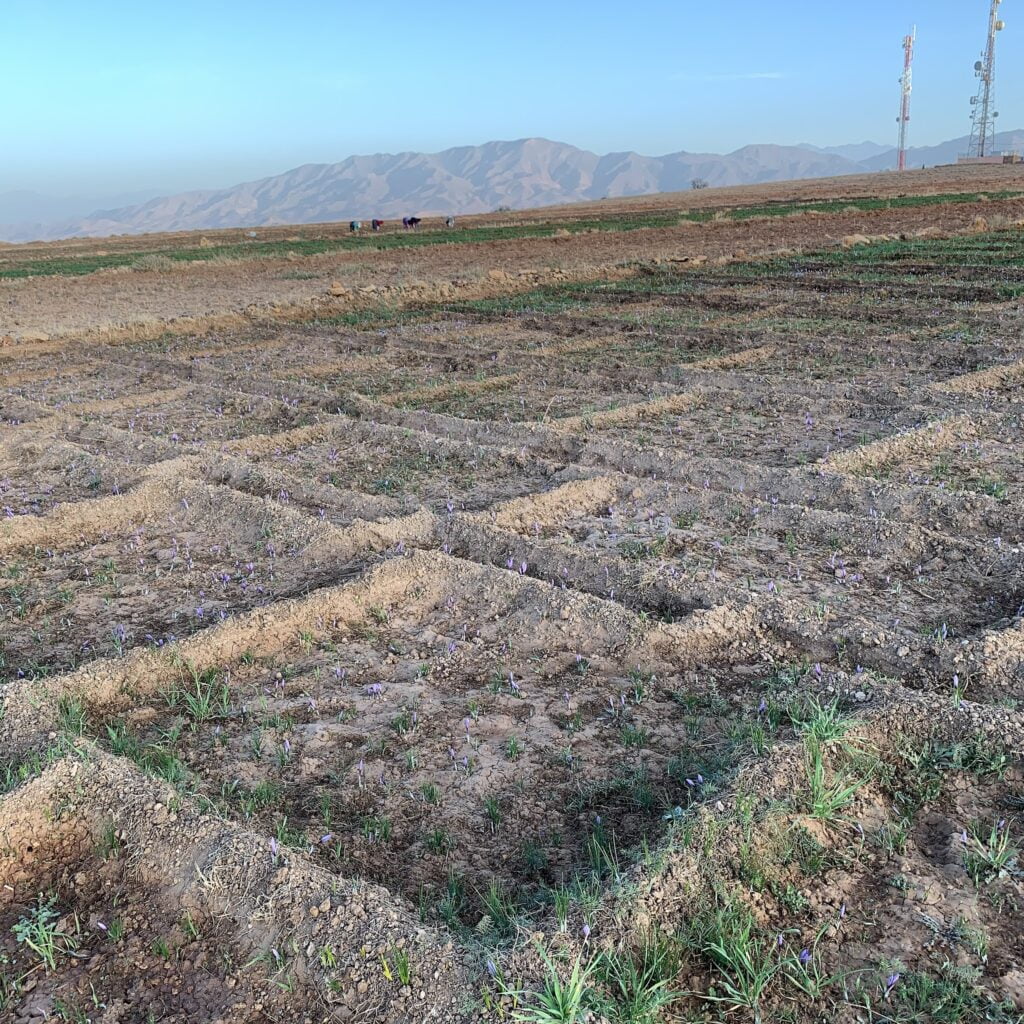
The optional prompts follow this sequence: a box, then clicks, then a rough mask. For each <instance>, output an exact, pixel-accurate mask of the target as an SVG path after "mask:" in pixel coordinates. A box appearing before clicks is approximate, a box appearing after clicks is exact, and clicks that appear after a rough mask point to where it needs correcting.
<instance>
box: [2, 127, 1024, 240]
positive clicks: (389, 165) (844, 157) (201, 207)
mask: <svg viewBox="0 0 1024 1024" xmlns="http://www.w3.org/2000/svg"><path fill="white" fill-rule="evenodd" d="M967 141H968V140H967V138H966V137H965V138H961V139H954V140H952V141H950V142H946V143H943V144H942V145H939V146H928V147H924V148H919V149H912V150H911V151H910V155H909V162H910V165H911V166H918V165H921V164H925V165H928V166H931V165H934V164H941V163H953V162H954V161H955V160H956V158H957V155H958V154H959V153H961V152H963V151H964V149H966V147H967ZM997 146H998V147H999V148H1000V149H1024V131H1016V132H1003V133H1001V134H1000V135H999V136H998V138H997ZM895 163H896V152H895V150H894V149H892V148H889V147H885V146H881V145H879V144H878V143H874V142H862V143H857V144H854V145H849V146H833V147H828V148H824V149H822V148H819V147H815V146H810V145H801V146H772V145H764V146H744V147H743V148H742V149H738V150H736V151H735V152H734V153H729V154H727V155H724V156H720V155H717V154H714V153H687V152H680V153H671V154H669V155H668V156H660V157H650V156H641V155H640V154H639V153H609V154H608V155H606V156H598V155H597V154H596V153H591V152H588V151H587V150H583V149H577V148H576V147H575V146H569V145H566V144H565V143H561V142H550V141H548V140H547V139H521V140H519V141H517V142H488V143H486V144H485V145H482V146H461V147H459V148H456V149H448V150H445V151H444V152H442V153H398V154H394V155H389V154H378V155H376V156H354V157H349V159H347V160H343V161H342V162H341V163H336V164H306V165H304V166H302V167H296V168H295V169H294V170H291V171H286V172H285V173H284V174H279V175H275V176H274V177H270V178H263V179H261V180H259V181H252V182H246V183H245V184H242V185H236V186H234V187H233V188H225V189H217V190H209V191H197V192H183V193H181V194H179V195H175V196H168V197H162V198H153V199H149V200H148V201H145V202H141V203H139V202H136V203H135V204H134V205H124V206H118V207H115V208H111V209H103V210H93V211H91V212H88V213H86V212H85V211H84V210H82V209H81V205H80V204H81V202H82V200H63V201H60V202H64V203H75V204H78V205H77V206H76V208H75V209H74V210H60V209H59V207H57V206H53V205H52V204H51V206H49V207H48V206H47V202H48V201H47V200H46V199H45V197H41V196H35V195H33V194H32V193H7V194H6V195H0V240H3V241H9V242H18V241H29V240H35V239H52V238H67V237H72V236H78V235H85V236H92V237H99V236H104V235H114V234H140V233H143V232H148V231H188V230H203V229H211V228H229V227H258V226H268V225H274V224H311V223H318V222H324V221H339V220H340V221H345V220H350V219H354V218H355V219H362V220H368V219H370V218H371V217H383V218H385V219H395V218H398V217H402V216H404V215H406V214H417V215H421V216H423V215H438V214H442V215H447V214H470V213H487V212H490V211H492V210H496V209H498V208H499V207H509V208H512V209H526V208H529V207H538V206H550V205H553V204H560V203H571V202H578V201H582V200H587V199H601V198H603V197H605V196H615V197H618V196H630V195H645V194H649V193H653V192H676V191H681V190H684V189H688V188H690V186H691V183H692V182H693V180H694V179H696V178H702V179H704V180H705V181H707V182H708V184H710V185H745V184H753V183H757V182H767V181H786V180H791V179H795V178H824V177H833V176H836V175H841V174H863V173H864V172H865V171H879V170H889V169H891V168H893V167H894V166H895ZM48 209H50V210H53V212H52V213H51V214H47V213H46V211H47V210H48ZM18 210H23V211H25V213H26V214H27V215H24V216H19V215H18V213H17V211H18ZM4 221H7V223H6V225H5V224H4Z"/></svg>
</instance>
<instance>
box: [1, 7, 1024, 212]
mask: <svg viewBox="0 0 1024 1024" xmlns="http://www.w3.org/2000/svg"><path fill="white" fill-rule="evenodd" d="M987 8H988V0H860V2H856V3H854V2H840V3H809V2H803V0H797V2H785V3H768V2H765V0H735V2H732V3H723V2H714V0H711V2H707V0H705V2H700V3H698V2H694V0H634V2H633V3H629V4H624V3H621V2H614V3H613V2H609V0H591V2H589V3H579V2H571V3H567V2H562V3H559V2H557V0H547V2H540V0H519V2H517V3H508V4H501V5H497V4H493V5H488V4H481V3H468V2H462V3H455V2H448V0H439V2H434V3H424V2H422V0H416V2H407V0H378V2H377V3H372V4H371V3H352V2H349V0H290V2H281V0H274V2H269V0H249V2H246V3H241V2H237V0H175V2H173V3H172V2H169V0H133V2H130V3H129V2H121V0H116V2H111V0H93V2H88V3H87V2H84V0H2V2H0V40H2V42H0V46H2V59H0V96H2V97H3V102H2V104H0V191H4V190H7V189H14V188H31V189H35V190H38V191H42V192H49V193H54V194H74V193H82V192H86V193H93V194H98V193H114V192H123V191H131V190H136V189H140V190H141V189H153V190H166V191H170V190H178V189H183V188H196V187H206V186H225V185H230V184H234V183H236V182H238V181H242V180H247V179H251V178H257V177H262V176H264V175H267V174H273V173H277V172H280V171H283V170H286V169H288V168H290V167H293V166H296V165H298V164H301V163H309V162H321V161H325V162H326V161H334V160H340V159H343V158H344V157H346V156H349V155H351V154H353V153H374V152H381V151H387V152H395V151H400V150H428V151H434V150H438V149H443V148H446V147H448V146H453V145H463V144H475V143H480V142H485V141H488V140H491V139H515V138H521V137H523V136H529V135H542V136H546V137H548V138H553V139H558V140H560V141H565V142H570V143H573V144H576V145H579V146H583V147H585V148H588V149H593V150H596V151H599V152H607V151H613V150H622V149H635V150H638V151H640V152H643V153H650V154H659V153H667V152H674V151H676V150H680V149H688V150H691V151H705V152H727V151H729V150H732V149H735V148H738V147H739V146H741V145H744V144H746V143H750V142H779V143H797V142H812V143H815V144H819V145H832V144H840V143H845V142H859V141H862V140H864V139H873V140H875V141H878V142H883V143H888V142H891V141H893V140H894V138H895V133H896V113H897V106H898V98H899V96H898V93H899V89H898V85H897V79H898V77H899V74H900V70H901V69H900V63H901V52H900V40H901V37H902V36H903V35H904V34H905V32H906V31H907V30H908V29H909V28H910V26H911V25H912V24H913V23H914V22H916V23H917V26H918V60H917V64H916V67H915V93H914V109H913V123H912V138H911V141H912V143H916V144H921V145H923V144H932V143H935V142H940V141H943V140H945V139H948V138H952V137H955V136H958V135H962V134H966V132H967V131H968V129H969V123H968V116H969V106H968V99H969V96H970V94H971V92H972V91H973V87H974V79H973V77H972V71H971V66H972V63H973V61H974V60H975V59H976V57H977V56H978V52H979V51H980V49H981V47H982V45H983V42H984V39H983V37H984V31H985V22H986V16H987ZM1018 8H1019V10H1018ZM1003 9H1004V17H1005V18H1006V20H1007V22H1008V28H1007V31H1006V32H1004V33H1003V34H1002V36H1001V38H1000V45H1001V50H1000V82H999V98H1000V103H999V106H1000V109H1001V111H1002V113H1003V117H1002V119H1001V121H1000V125H1001V127H1003V128H1006V129H1009V128H1019V127H1021V126H1024V0H1006V2H1005V4H1004V8H1003Z"/></svg>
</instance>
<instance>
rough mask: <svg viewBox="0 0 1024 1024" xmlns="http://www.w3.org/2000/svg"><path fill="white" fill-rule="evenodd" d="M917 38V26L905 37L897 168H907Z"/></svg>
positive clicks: (903, 169) (901, 169)
mask: <svg viewBox="0 0 1024 1024" xmlns="http://www.w3.org/2000/svg"><path fill="white" fill-rule="evenodd" d="M916 40H917V26H916V25H915V26H914V29H913V31H912V32H911V33H910V35H909V36H904V38H903V76H902V77H901V78H900V94H901V95H900V116H899V117H898V118H896V120H897V121H899V123H900V145H899V158H898V160H897V162H896V169H897V170H900V171H905V170H906V169H907V125H908V124H910V93H911V91H912V90H913V86H914V43H915V42H916Z"/></svg>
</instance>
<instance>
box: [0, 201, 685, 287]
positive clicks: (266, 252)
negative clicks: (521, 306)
mask: <svg viewBox="0 0 1024 1024" xmlns="http://www.w3.org/2000/svg"><path fill="white" fill-rule="evenodd" d="M678 223H679V214H676V213H672V214H663V215H650V216H641V217H616V218H609V219H608V220H572V221H558V222H549V223H542V224H515V225H508V226H506V227H479V228H476V227H471V228H463V229H459V228H456V229H452V230H445V231H404V232H401V233H399V232H393V233H389V234H383V235H351V236H346V237H343V238H311V239H300V240H298V241H294V242H287V241H280V242H261V241H252V242H242V243H237V244H232V245H210V246H204V247H202V248H189V249H153V250H147V251H143V252H125V253H108V254H107V255H103V256H101V255H83V256H71V257H63V258H41V259H33V260H26V261H25V262H22V263H12V264H9V265H7V266H3V265H2V264H0V278H18V277H47V276H52V275H56V274H59V275H64V276H68V277H74V276H80V275H82V274H91V273H93V272H94V271H97V270H105V269H110V268H117V267H132V266H135V265H138V264H140V262H142V266H143V267H144V266H145V263H144V262H143V261H145V260H146V259H147V258H148V259H153V258H159V257H163V258H164V259H167V260H172V261H174V262H176V263H189V262H209V261H211V260H220V259H225V260H241V259H282V258H286V257H288V256H289V255H296V256H317V255H320V254H321V253H327V252H343V251H350V250H360V249H366V250H378V251H379V250H386V249H407V248H413V247H415V246H423V245H466V244H479V243H484V242H501V241H508V240H512V239H519V238H550V237H552V236H553V235H555V234H557V233H558V232H559V231H570V232H573V233H580V232H584V231H636V230H639V229H642V228H665V227H675V226H676V225H677V224H678Z"/></svg>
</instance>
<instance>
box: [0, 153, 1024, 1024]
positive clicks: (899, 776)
mask: <svg viewBox="0 0 1024 1024" xmlns="http://www.w3.org/2000/svg"><path fill="white" fill-rule="evenodd" d="M983 170H984V172H985V174H986V175H987V174H988V171H989V170H990V169H983ZM996 170H998V171H999V173H998V174H995V173H994V172H993V174H992V175H991V176H990V177H984V181H982V180H981V178H980V177H973V178H972V177H970V175H969V174H968V173H967V171H966V170H965V169H962V168H961V169H951V170H942V169H937V170H936V171H934V172H925V173H920V174H919V173H917V172H915V173H914V174H908V175H907V176H906V177H903V178H900V179H898V180H897V179H895V178H894V177H890V176H881V175H880V176H872V177H871V178H864V179H857V180H854V179H850V180H849V181H838V182H830V183H806V184H804V183H802V184H799V185H796V186H793V187H791V188H781V187H767V186H766V187H764V188H761V187H758V188H755V189H746V190H737V191H735V192H732V193H730V194H728V195H726V194H719V195H705V194H703V193H702V194H700V195H694V196H689V195H688V196H686V197H679V196H675V197H672V196H670V197H655V198H646V199H642V200H640V199H638V200H623V201H621V202H615V203H607V204H605V203H602V204H596V205H595V206H594V208H593V209H590V210H586V211H585V210H572V211H554V212H551V211H544V212H543V213H536V214H522V215H515V216H512V217H510V218H508V219H509V222H510V223H514V224H528V223H532V222H533V220H534V219H536V218H545V217H549V218H551V219H552V221H551V222H552V223H553V222H555V221H556V220H557V219H558V218H565V217H577V218H578V219H580V220H583V219H586V217H590V218H593V217H598V218H602V217H603V218H605V219H607V220H608V222H609V223H611V221H612V219H613V218H615V217H621V216H623V215H624V214H626V213H628V212H630V211H634V212H635V211H636V210H640V211H643V212H647V213H649V212H652V211H653V212H659V211H660V212H664V211H666V210H673V209H675V210H696V209H701V208H704V209H729V208H731V209H742V208H743V207H744V206H745V205H749V204H754V203H757V204H765V203H771V202H782V201H786V200H788V201H791V202H792V201H808V200H817V199H834V198H849V199H851V201H852V200H853V199H855V198H858V197H861V198H862V197H863V196H865V195H876V196H880V197H887V196H896V194H897V193H898V192H902V193H904V194H907V193H909V194H917V195H925V194H929V193H942V192H948V193H954V192H956V193H966V192H971V193H974V192H976V191H995V190H996V189H997V188H998V189H1002V190H1006V191H1013V190H1014V189H1015V188H1016V187H1017V186H1020V185H1021V182H1020V180H1019V170H1012V173H1011V169H1005V170H1004V169H1002V168H1000V169H996ZM979 173H980V172H979ZM982 186H984V187H982ZM872 187H873V188H874V191H873V192H872V191H870V190H871V188H872ZM702 204H703V205H702ZM979 216H984V217H985V218H986V220H985V223H984V224H981V223H979V222H978V221H977V218H978V217H979ZM1022 217H1024V205H1022V201H1021V200H1019V199H1013V198H1009V199H1007V198H1002V199H1000V198H991V199H987V200H976V201H970V202H962V201H953V200H950V201H948V202H936V203H933V204H930V205H926V206H920V207H907V206H896V207H893V208H891V209H878V210H870V211H865V210H861V209H854V210H845V211H843V210H839V211H832V212H827V213H819V214H810V213H804V214H801V215H798V216H796V215H794V216H788V217H783V218H765V217H762V218H761V219H758V218H752V219H749V220H729V219H728V218H724V217H723V218H720V219H713V220H710V221H708V222H706V223H686V222H682V223H680V224H679V225H678V226H676V227H652V228H641V229H637V230H621V229H618V228H616V229H615V230H607V231H597V232H591V233H585V234H584V233H580V234H573V233H572V232H569V233H567V234H564V235H559V236H558V237H553V238H532V239H515V240H507V241H501V242H490V243H486V244H483V243H475V244H469V243H466V244H453V245H437V246H432V245H424V246H420V247H418V248H410V249H404V250H398V249H393V250H387V251H384V250H382V251H373V250H360V251H351V252H345V253H339V252H334V253H329V254H321V255H310V256H304V257H302V258H301V259H283V258H282V259H280V260H276V261H275V260H260V261H254V260H246V261H233V262H214V263H212V264H199V263H196V264H186V265H183V266H181V267H172V268H170V269H166V270H139V271H118V272H113V271H98V272H96V273H93V274H87V275H81V276H59V275H55V276H46V277H43V276H39V277H30V278H24V279H19V280H15V281H5V282H3V283H2V284H0V290H2V291H3V293H4V296H5V301H4V309H5V313H4V314H3V315H4V316H5V317H9V318H11V319H10V320H9V321H5V322H4V323H3V325H2V329H0V336H3V335H5V334H9V335H10V336H11V343H10V344H7V345H5V346H4V347H2V348H0V375H2V377H0V699H2V701H3V713H2V716H0V793H2V795H0V826H2V827H0V1020H4V1021H6V1020H10V1021H16V1022H18V1024H30V1022H32V1024H34V1022H36V1021H44V1020H53V1019H64V1020H76V1021H95V1022H100V1021H102V1022H115V1021H118V1022H143V1021H149V1020H154V1021H155V1020H163V1021H181V1022H185V1021H195V1020H211V1021H212V1020H217V1021H224V1022H228V1021H232V1022H234V1021H245V1022H249V1021H251V1022H256V1021H265V1020H271V1021H303V1022H306V1021H309V1022H313V1021H318V1022H319V1021H367V1022H369V1021H382V1022H383V1021H394V1022H396V1024H397V1022H399V1021H410V1020H414V1021H419V1020H438V1021H453V1022H455V1021H459V1022H462V1021H465V1022H469V1021H491V1020H495V1021H498V1020H515V1019H517V1018H518V1016H519V1015H520V1014H522V1013H524V1012H526V1011H527V1010H529V1009H531V1008H533V1009H536V1008H537V1007H538V1006H539V1000H540V993H542V992H543V991H544V989H545V985H550V984H551V983H552V978H553V976H554V975H558V976H561V977H562V978H567V977H568V976H569V975H570V973H571V971H572V968H573V965H574V964H576V963H579V964H580V967H581V970H584V971H585V972H586V973H585V976H584V983H583V984H582V986H581V993H580V996H581V1004H580V1006H579V1007H578V1009H579V1013H577V1014H576V1015H575V1018H574V1019H587V1020H592V1021H607V1022H610V1024H615V1022H624V1021H630V1022H632V1024H644V1022H647V1024H654V1022H656V1021H733V1020H750V1021H769V1020H770V1021H779V1022H801V1024H802V1022H808V1024H810V1022H812V1021H823V1020H838V1021H844V1022H845V1021H849V1022H851V1024H852V1022H855V1021H856V1022H866V1021H870V1022H878V1024H883V1022H886V1024H888V1022H911V1021H914V1022H917V1021H920V1022H930V1021H936V1022H944V1024H948V1022H953V1021H962V1022H979V1024H980V1022H981V1021H1003V1022H1009V1021H1019V1020H1020V1019H1021V1015H1022V1014H1024V960H1022V957H1024V951H1022V949H1021V941H1022V940H1021V936H1022V934H1024V922H1022V910H1024V903H1022V900H1024V867H1022V865H1021V862H1020V859H1019V858H1020V854H1019V850H1020V845H1021V843H1022V842H1024V824H1022V821H1024V819H1022V806H1024V804H1022V800H1024V796H1022V785H1024V764H1022V761H1021V758H1022V754H1024V716H1022V713H1021V710H1020V702H1021V700H1024V463H1022V459H1021V451H1022V450H1024V400H1022V391H1021V388H1022V386H1024V373H1022V371H1021V367H1022V360H1024V351H1022V325H1024V319H1022V317H1024V310H1022V306H1021V301H1022V296H1024V271H1022V269H1021V268H1022V259H1024V238H1022V235H1021V231H1020V227H1019V226H1014V222H1015V221H1019V220H1020V219H1021V218H1022ZM481 223H482V224H486V223H488V222H487V221H486V219H483V220H481ZM926 228H927V229H936V230H927V231H925V230H924V229H926ZM993 228H996V229H997V230H993ZM292 230H293V229H273V234H272V237H273V238H275V239H276V238H278V237H280V238H282V239H284V238H287V237H290V235H291V233H292ZM296 230H297V229H296ZM318 230H321V231H322V233H323V234H324V235H325V237H332V235H331V233H332V232H333V233H334V235H335V236H336V235H337V233H338V230H339V229H338V228H337V227H336V226H335V227H330V226H325V227H323V228H322V229H318ZM855 234H858V235H864V236H871V237H870V238H862V239H850V238H849V237H848V236H851V235H855ZM218 237H219V236H218ZM225 237H226V238H227V239H228V240H231V238H232V236H230V235H226V236H225ZM268 237H270V235H269V234H268ZM844 238H846V243H845V244H844V243H843V239H844ZM102 245H105V246H108V247H109V251H111V252H120V251H122V250H126V251H131V252H148V251H151V250H152V249H154V248H159V247H167V248H171V247H174V246H179V247H182V246H188V245H198V240H197V239H195V238H192V239H191V240H190V239H188V238H183V237H172V236H168V237H166V238H164V237H161V238H150V239H145V240H142V239H113V240H109V242H104V243H102ZM147 246H148V247H149V248H146V247H147ZM101 248H102V246H101V244H100V243H96V242H81V241H75V242H68V243H54V244H50V245H47V246H38V247H24V249H23V251H21V252H20V253H19V254H18V255H17V256H15V255H12V254H11V252H10V250H7V249H5V250H4V251H3V254H2V255H0V267H2V266H3V265H4V261H8V263H12V261H15V260H17V259H25V258H26V256H25V254H26V253H35V254H36V255H37V256H38V255H45V254H47V253H50V254H54V255H55V256H60V257H61V258H63V257H66V256H68V255H69V254H70V255H74V254H78V255H89V254H90V253H92V254H95V253H96V251H97V250H98V249H101ZM104 251H106V250H104ZM492 271H499V272H500V273H492ZM339 279H341V280H343V281H344V286H345V287H346V288H349V289H350V291H349V292H348V293H345V294H333V295H331V294H329V292H330V291H331V287H330V286H331V283H332V282H333V281H338V280H339ZM359 288H373V289H375V290H374V291H359V290H358V289H359ZM338 291H339V289H335V292H336V293H337V292H338ZM180 317H186V318H195V319H193V320H185V321H181V320H176V318H180ZM112 328H116V329H112ZM33 332H37V333H38V334H46V335H48V336H49V338H48V340H42V339H38V340H34V341H33V340H29V338H30V337H31V336H32V335H33ZM26 336H28V337H26ZM567 1019H568V1018H567Z"/></svg>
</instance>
